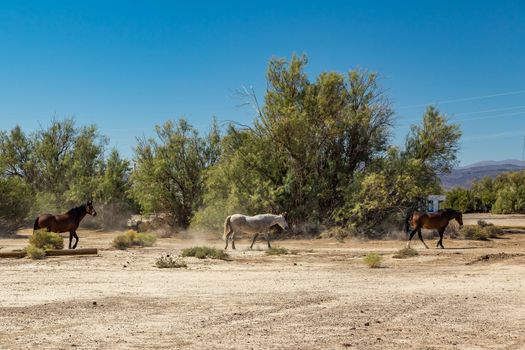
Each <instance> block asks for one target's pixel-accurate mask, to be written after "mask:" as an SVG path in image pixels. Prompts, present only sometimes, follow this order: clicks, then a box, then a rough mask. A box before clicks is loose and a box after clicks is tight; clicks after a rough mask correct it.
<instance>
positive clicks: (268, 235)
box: [266, 232, 272, 249]
mask: <svg viewBox="0 0 525 350" xmlns="http://www.w3.org/2000/svg"><path fill="white" fill-rule="evenodd" d="M266 241H267V242H268V249H272V246H271V245H270V232H266Z"/></svg>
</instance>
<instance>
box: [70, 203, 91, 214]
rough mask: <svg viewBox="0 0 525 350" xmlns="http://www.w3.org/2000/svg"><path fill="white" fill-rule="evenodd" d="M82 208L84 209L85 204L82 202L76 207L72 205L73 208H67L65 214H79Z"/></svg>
mask: <svg viewBox="0 0 525 350" xmlns="http://www.w3.org/2000/svg"><path fill="white" fill-rule="evenodd" d="M83 210H86V205H85V204H82V205H79V206H78V207H74V208H71V209H69V210H68V211H67V213H66V214H79V213H81V211H83Z"/></svg>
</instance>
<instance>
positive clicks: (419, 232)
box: [417, 229, 428, 249]
mask: <svg viewBox="0 0 525 350" xmlns="http://www.w3.org/2000/svg"><path fill="white" fill-rule="evenodd" d="M417 235H418V236H419V239H420V240H421V242H423V245H424V246H425V248H427V249H428V245H427V244H426V243H425V241H424V240H423V235H422V234H421V229H419V230H417Z"/></svg>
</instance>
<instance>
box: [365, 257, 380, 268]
mask: <svg viewBox="0 0 525 350" xmlns="http://www.w3.org/2000/svg"><path fill="white" fill-rule="evenodd" d="M363 261H364V262H365V264H367V265H368V267H370V268H378V267H381V263H382V262H383V257H382V256H381V255H379V254H378V253H368V254H367V255H366V256H365V257H364V258H363Z"/></svg>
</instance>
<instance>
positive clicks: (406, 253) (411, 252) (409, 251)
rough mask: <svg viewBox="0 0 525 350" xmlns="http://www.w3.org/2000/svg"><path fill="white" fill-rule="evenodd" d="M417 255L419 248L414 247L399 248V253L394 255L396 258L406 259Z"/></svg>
mask: <svg viewBox="0 0 525 350" xmlns="http://www.w3.org/2000/svg"><path fill="white" fill-rule="evenodd" d="M417 255H419V253H418V252H417V250H415V249H413V248H403V249H400V250H398V251H397V253H396V254H395V255H394V256H392V257H393V258H395V259H406V258H411V257H414V256H417Z"/></svg>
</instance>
